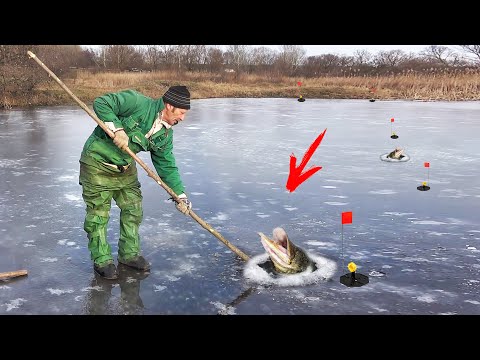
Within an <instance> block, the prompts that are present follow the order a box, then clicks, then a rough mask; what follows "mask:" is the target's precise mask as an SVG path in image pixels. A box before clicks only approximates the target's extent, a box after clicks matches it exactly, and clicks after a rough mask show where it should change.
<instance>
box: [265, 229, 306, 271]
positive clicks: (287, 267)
mask: <svg viewBox="0 0 480 360" xmlns="http://www.w3.org/2000/svg"><path fill="white" fill-rule="evenodd" d="M258 234H259V235H260V241H261V242H262V245H263V248H264V249H265V251H266V252H267V254H268V255H269V256H270V260H272V262H273V265H274V266H275V269H276V270H277V271H278V272H281V273H289V274H290V273H297V272H301V271H303V270H305V268H306V266H307V265H308V261H307V260H308V258H307V257H306V255H305V254H304V253H303V252H302V250H300V249H299V248H298V247H297V246H295V245H294V244H293V243H292V242H291V241H290V239H289V237H288V235H287V233H286V231H285V230H284V229H282V228H280V227H277V228H275V229H273V237H272V238H271V239H270V238H269V237H268V236H266V235H265V234H263V233H261V232H259V233H258Z"/></svg>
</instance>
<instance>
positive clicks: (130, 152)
mask: <svg viewBox="0 0 480 360" xmlns="http://www.w3.org/2000/svg"><path fill="white" fill-rule="evenodd" d="M27 54H28V56H30V58H32V59H33V60H35V61H36V62H37V64H38V65H40V66H41V67H42V68H43V69H44V70H45V71H46V72H47V73H48V74H49V75H50V76H51V77H52V78H53V79H54V80H55V81H56V82H57V83H58V84H59V85H60V86H61V87H62V88H63V90H65V91H66V92H67V93H68V94H69V95H70V96H71V97H72V98H73V99H74V100H75V101H76V102H77V103H78V105H80V107H81V108H82V109H83V110H85V111H86V112H87V114H88V115H90V117H91V118H92V119H93V120H95V122H96V123H97V124H98V126H100V127H101V128H102V129H103V131H105V132H106V133H107V135H108V136H110V137H111V138H112V139H113V138H114V136H115V134H114V133H113V131H112V130H110V129H109V128H108V127H107V125H105V123H104V122H103V121H102V120H100V119H99V118H98V117H97V115H96V114H95V113H94V112H93V111H92V110H90V108H89V107H88V106H87V105H86V104H85V103H84V102H83V101H81V100H80V99H79V98H78V97H76V96H75V94H74V93H72V92H71V91H70V89H69V88H68V87H67V86H66V85H65V84H64V83H63V82H62V80H60V79H59V78H58V77H57V76H56V75H55V74H54V73H53V72H52V71H51V70H50V69H49V68H48V67H47V66H46V65H45V64H44V63H43V62H41V61H40V59H39V58H38V57H37V56H36V55H35V54H34V53H32V52H31V51H27ZM124 151H125V152H126V153H127V154H128V155H130V156H131V157H132V158H133V159H134V160H135V161H136V162H137V163H138V164H139V165H140V166H141V167H142V168H143V169H144V170H145V171H146V172H147V174H148V176H150V177H151V178H152V179H153V180H155V181H156V182H157V184H158V185H160V186H161V187H163V188H164V189H165V190H166V191H167V193H168V194H169V195H170V196H171V197H172V198H173V199H174V200H175V201H176V202H177V203H178V202H180V201H181V200H180V198H179V197H178V196H177V194H175V192H174V191H173V190H172V189H170V187H169V186H168V185H167V184H165V183H164V182H163V181H162V179H160V177H159V176H158V175H157V174H155V173H154V172H153V171H152V170H151V169H150V168H149V167H148V166H147V164H145V162H143V161H142V160H141V159H140V158H139V157H138V156H137V155H136V154H135V153H134V152H133V151H132V150H130V149H129V148H128V147H127V148H126V149H125V150H124ZM188 214H189V215H190V216H191V217H192V218H193V219H194V220H195V221H196V222H198V223H199V224H200V225H201V226H202V227H203V228H204V229H206V230H208V231H209V232H211V233H212V234H213V236H215V237H216V238H217V239H219V240H220V241H221V242H223V243H224V244H225V245H226V246H227V247H228V248H229V249H230V250H232V251H233V252H234V253H236V254H237V255H238V256H240V257H241V258H242V259H243V260H245V261H248V259H249V257H248V256H247V255H246V254H245V253H243V252H242V251H241V250H240V249H238V248H237V247H235V246H234V245H233V244H232V243H230V242H229V241H228V240H227V239H225V238H224V237H223V236H222V235H221V234H220V233H219V232H217V231H216V230H215V229H214V228H213V227H212V226H211V225H210V224H208V223H206V222H205V221H203V220H202V219H201V218H200V217H199V216H198V215H197V214H195V213H194V212H193V210H189V212H188Z"/></svg>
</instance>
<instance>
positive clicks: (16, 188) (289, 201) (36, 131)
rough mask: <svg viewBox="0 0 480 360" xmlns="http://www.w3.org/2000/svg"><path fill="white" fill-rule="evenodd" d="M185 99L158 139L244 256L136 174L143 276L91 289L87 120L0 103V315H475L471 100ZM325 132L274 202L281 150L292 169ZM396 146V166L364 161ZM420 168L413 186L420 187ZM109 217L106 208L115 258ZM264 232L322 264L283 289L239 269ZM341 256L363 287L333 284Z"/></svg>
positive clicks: (479, 191)
mask: <svg viewBox="0 0 480 360" xmlns="http://www.w3.org/2000/svg"><path fill="white" fill-rule="evenodd" d="M192 103H193V106H192V110H191V111H190V113H189V115H188V117H187V120H186V121H185V122H184V123H183V124H181V125H179V126H177V127H175V144H174V152H175V154H176V158H177V162H178V166H179V168H180V170H181V173H182V175H183V179H184V182H185V185H186V187H187V191H188V193H189V194H190V198H191V200H192V202H193V206H194V210H195V212H196V213H197V214H198V215H199V216H200V217H201V218H202V219H203V220H205V221H207V222H208V223H210V224H211V225H212V226H213V227H214V228H215V230H217V231H219V232H220V233H221V234H222V235H223V236H224V237H225V238H226V239H227V240H229V241H230V242H231V243H232V244H234V245H235V246H236V247H238V248H239V249H241V250H242V251H243V252H245V253H246V254H247V255H249V256H250V261H249V262H244V261H243V260H242V259H240V258H239V257H238V256H237V255H235V254H234V253H233V252H232V251H231V250H230V249H228V248H227V247H226V246H225V245H224V244H223V243H221V242H220V241H219V240H218V239H217V238H215V237H214V236H213V235H212V234H210V233H209V232H207V231H206V230H205V229H203V228H202V227H201V226H200V225H199V224H198V223H197V222H195V221H194V220H193V219H192V218H190V217H187V216H183V215H182V214H180V213H179V212H178V211H177V210H176V209H175V207H174V205H173V204H172V203H170V202H169V201H167V199H168V197H169V196H168V194H167V193H166V192H165V190H164V189H162V188H161V187H160V186H159V185H157V184H156V183H155V182H154V181H153V180H152V179H150V178H149V177H148V176H147V175H146V173H145V172H144V171H143V169H141V168H139V174H140V181H141V183H142V191H143V195H144V221H143V223H142V226H141V227H140V235H141V245H142V250H143V253H144V255H145V256H146V257H147V258H148V260H149V261H150V262H151V264H152V270H151V272H150V274H146V275H145V274H141V273H137V272H135V271H132V270H129V269H125V268H123V267H122V268H120V269H119V271H120V278H119V279H118V280H115V281H107V280H102V279H98V278H97V277H96V276H95V275H94V273H93V269H92V263H91V260H90V255H89V252H88V249H87V247H86V246H87V239H86V235H85V233H84V231H83V218H84V211H85V210H84V204H83V201H82V196H81V187H80V186H79V185H78V168H79V164H78V159H79V156H80V152H81V149H82V146H83V143H84V142H85V140H86V138H87V137H88V136H89V134H90V133H91V131H92V130H93V128H94V127H95V123H94V121H93V120H92V119H91V118H90V117H89V116H88V115H87V114H86V113H85V112H84V110H82V109H81V108H79V107H77V106H72V107H44V108H36V109H32V110H20V109H14V110H10V111H5V110H3V111H0V140H1V141H0V154H1V157H0V179H1V181H0V214H1V216H0V272H6V271H13V270H20V269H26V270H28V276H26V277H19V278H15V279H11V280H8V281H0V314H226V315H229V314H230V315H242V314H382V315H383V314H480V295H479V293H480V291H479V290H480V277H479V274H480V257H479V255H480V221H479V217H478V214H479V212H480V180H479V177H478V174H479V173H480V163H479V155H480V150H479V149H480V148H479V146H478V134H479V132H480V122H479V121H478V119H479V118H480V110H479V109H480V106H479V105H478V103H475V102H459V103H447V102H437V103H434V102H431V103H430V102H401V101H391V102H385V101H376V102H375V103H371V102H368V101H365V100H358V101H357V100H313V99H307V101H305V102H304V103H299V102H298V101H297V100H296V99H295V98H292V99H209V100H195V101H193V102H192ZM392 117H395V132H396V133H397V134H398V135H399V138H398V139H396V140H393V139H391V138H390V130H391V129H390V118H392ZM325 128H327V132H326V134H325V137H324V139H323V141H322V143H321V144H320V146H319V147H318V149H317V150H316V151H315V153H314V155H313V156H312V158H311V160H310V161H309V163H308V164H307V167H306V170H307V169H308V168H309V167H310V166H312V165H317V166H322V169H321V170H320V171H319V172H317V173H316V174H315V175H313V176H312V177H311V178H310V179H308V180H307V181H306V182H304V183H303V184H301V185H300V186H299V187H298V188H297V189H296V190H295V191H294V192H293V193H289V192H288V191H287V190H286V189H285V183H286V180H287V177H288V172H289V160H290V154H291V153H294V155H295V156H296V157H297V165H298V164H299V163H300V161H301V159H302V157H303V155H304V153H305V151H306V150H307V149H308V147H309V146H310V144H311V143H312V142H313V141H314V140H315V138H316V137H317V136H318V135H319V134H320V133H321V132H322V131H323V130H324V129H325ZM396 146H400V147H403V148H405V149H407V152H408V155H409V157H410V159H409V161H407V162H402V163H397V164H392V163H389V162H385V161H381V159H380V158H379V157H380V156H381V155H382V154H385V153H388V152H390V151H391V150H392V149H393V148H395V147H396ZM140 157H141V158H142V160H144V161H145V162H146V163H147V165H149V166H152V165H151V161H150V158H149V155H148V154H147V153H141V154H140ZM424 162H430V173H429V183H428V185H429V186H431V189H430V190H429V191H425V192H421V191H418V190H417V186H419V185H421V183H422V182H423V181H426V180H427V178H426V177H427V171H426V170H427V169H425V168H424V167H423V164H424ZM152 168H153V167H152ZM343 211H353V223H352V224H347V225H344V227H343V229H344V237H343V238H344V243H343V246H342V241H341V229H342V227H341V212H343ZM118 217H119V211H118V208H117V207H116V206H115V205H114V204H113V205H112V212H111V220H110V223H109V228H108V231H109V233H108V234H109V235H108V236H109V240H110V243H111V245H112V248H113V251H114V256H115V257H116V252H117V244H116V242H117V239H118V234H119V229H118V227H119V222H118ZM277 226H281V227H283V228H284V229H285V230H286V231H287V233H288V234H289V237H290V239H291V240H292V241H293V242H294V243H295V244H297V245H298V246H300V247H302V248H303V249H304V250H305V251H306V252H307V253H308V255H309V256H310V257H312V258H317V259H324V260H325V264H328V266H326V267H325V268H323V269H317V270H316V271H314V272H313V273H311V274H300V275H295V276H296V280H295V278H293V279H294V280H289V281H291V283H290V284H287V285H285V284H283V283H280V280H281V279H282V277H275V278H271V277H269V275H268V274H267V275H266V274H265V270H264V269H263V268H261V267H260V266H256V267H255V266H253V265H252V262H255V261H260V260H259V259H263V258H262V257H265V254H264V250H263V247H262V245H261V243H260V238H259V236H258V235H257V232H258V231H261V232H264V233H271V231H272V229H273V228H274V227H277ZM342 248H343V254H344V256H343V257H342ZM350 261H353V262H355V263H356V264H357V272H359V273H361V274H364V275H368V276H369V280H370V282H369V283H368V284H367V285H365V286H362V287H355V288H351V287H346V286H344V285H343V284H341V283H340V276H341V275H343V274H345V273H347V272H348V269H347V267H346V265H347V264H348V262H350ZM330 265H331V266H330ZM317 271H324V273H323V274H321V273H320V272H318V273H316V272H317ZM245 274H247V275H248V277H246V276H245ZM320 275H322V276H320ZM265 276H267V277H266V278H265ZM302 276H303V277H304V278H302ZM309 276H310V277H309ZM312 276H313V281H312ZM305 277H306V278H305ZM262 278H263V279H264V280H265V281H262V280H261V279H262ZM252 279H253V281H252ZM284 281H285V280H284Z"/></svg>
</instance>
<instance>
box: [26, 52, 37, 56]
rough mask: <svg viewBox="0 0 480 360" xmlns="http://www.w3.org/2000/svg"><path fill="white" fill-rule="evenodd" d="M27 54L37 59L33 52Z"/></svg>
mask: <svg viewBox="0 0 480 360" xmlns="http://www.w3.org/2000/svg"><path fill="white" fill-rule="evenodd" d="M27 54H28V56H30V57H31V58H34V57H36V55H35V54H34V53H32V52H31V51H27Z"/></svg>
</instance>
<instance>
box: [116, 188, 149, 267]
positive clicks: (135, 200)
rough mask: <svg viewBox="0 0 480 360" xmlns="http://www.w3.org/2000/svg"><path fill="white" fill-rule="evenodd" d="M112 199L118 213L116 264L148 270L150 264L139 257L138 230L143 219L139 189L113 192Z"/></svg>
mask: <svg viewBox="0 0 480 360" xmlns="http://www.w3.org/2000/svg"><path fill="white" fill-rule="evenodd" d="M114 199H115V201H116V202H117V205H118V207H119V208H120V209H121V211H120V239H119V242H118V262H120V263H123V264H125V265H128V266H131V267H133V268H136V269H138V270H148V269H149V268H150V264H148V263H147V261H146V260H145V259H144V258H143V257H142V256H141V255H140V236H139V233H138V229H139V227H140V223H141V222H142V218H143V209H142V194H141V191H140V188H139V187H132V188H125V189H122V190H120V191H117V192H115V194H114Z"/></svg>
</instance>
